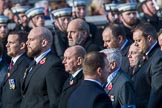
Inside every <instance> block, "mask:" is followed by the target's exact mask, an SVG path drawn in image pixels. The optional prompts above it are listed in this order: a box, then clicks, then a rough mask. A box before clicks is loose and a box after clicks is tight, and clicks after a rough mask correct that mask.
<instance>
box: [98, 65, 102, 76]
mask: <svg viewBox="0 0 162 108" xmlns="http://www.w3.org/2000/svg"><path fill="white" fill-rule="evenodd" d="M97 74H98V75H99V76H101V75H102V68H101V67H98V68H97Z"/></svg>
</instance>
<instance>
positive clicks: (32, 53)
mask: <svg viewBox="0 0 162 108" xmlns="http://www.w3.org/2000/svg"><path fill="white" fill-rule="evenodd" d="M40 54H41V49H40V48H39V49H37V50H33V49H32V48H28V49H27V55H28V56H29V57H38V56H39V55H40Z"/></svg>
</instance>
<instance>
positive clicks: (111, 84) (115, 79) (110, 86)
mask: <svg viewBox="0 0 162 108" xmlns="http://www.w3.org/2000/svg"><path fill="white" fill-rule="evenodd" d="M120 74H121V71H120V70H119V72H118V73H117V74H116V76H115V77H114V78H113V80H112V81H111V82H110V83H109V85H108V86H107V92H108V93H110V92H111V90H112V89H113V86H114V84H115V82H116V81H117V79H118V77H119V76H120Z"/></svg>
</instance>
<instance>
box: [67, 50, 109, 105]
mask: <svg viewBox="0 0 162 108" xmlns="http://www.w3.org/2000/svg"><path fill="white" fill-rule="evenodd" d="M109 71H110V68H109V67H108V61H107V59H106V55H105V54H103V53H100V52H90V53H88V54H87V55H86V56H85V58H84V60H83V74H84V80H83V81H82V82H81V84H80V86H79V87H78V88H77V89H76V90H75V91H74V92H73V93H72V95H71V96H70V98H69V100H68V108H112V104H111V101H110V99H109V97H108V96H107V94H106V92H105V91H104V89H103V88H102V84H103V83H105V81H106V78H107V76H108V72H109Z"/></svg>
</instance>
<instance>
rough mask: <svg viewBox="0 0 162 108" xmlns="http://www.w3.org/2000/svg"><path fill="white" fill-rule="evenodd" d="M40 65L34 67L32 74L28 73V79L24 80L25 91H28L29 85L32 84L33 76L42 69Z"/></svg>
mask: <svg viewBox="0 0 162 108" xmlns="http://www.w3.org/2000/svg"><path fill="white" fill-rule="evenodd" d="M40 66H41V65H40V64H37V65H36V66H34V68H33V69H32V70H31V72H30V73H28V74H29V75H27V78H26V79H25V80H23V87H24V88H23V90H24V91H26V89H27V87H28V85H29V83H30V79H31V78H32V76H33V75H34V74H35V73H36V72H35V71H36V70H38V69H39V68H40Z"/></svg>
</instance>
